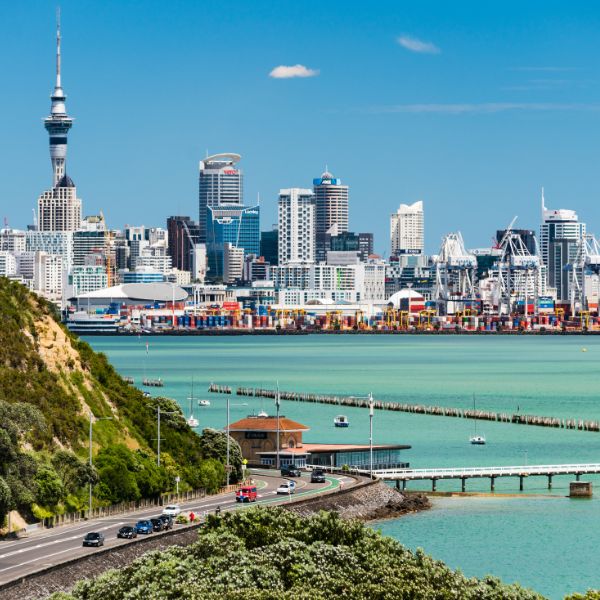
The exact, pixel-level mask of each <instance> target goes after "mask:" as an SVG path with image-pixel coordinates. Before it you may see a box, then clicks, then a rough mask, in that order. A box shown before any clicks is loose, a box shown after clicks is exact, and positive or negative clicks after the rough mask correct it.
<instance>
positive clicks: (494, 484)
mask: <svg viewBox="0 0 600 600" xmlns="http://www.w3.org/2000/svg"><path fill="white" fill-rule="evenodd" d="M495 488H496V478H495V477H494V476H493V475H492V476H491V477H490V490H491V491H492V492H493V491H494V489H495Z"/></svg>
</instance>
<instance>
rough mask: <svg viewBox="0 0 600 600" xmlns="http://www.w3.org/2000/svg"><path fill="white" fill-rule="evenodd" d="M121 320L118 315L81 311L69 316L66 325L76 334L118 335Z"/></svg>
mask: <svg viewBox="0 0 600 600" xmlns="http://www.w3.org/2000/svg"><path fill="white" fill-rule="evenodd" d="M120 320H121V318H120V317H119V316H118V315H109V314H91V313H87V312H85V311H83V310H80V311H77V312H74V313H72V314H69V315H68V316H67V320H66V321H65V325H66V326H67V328H68V329H69V331H73V332H75V333H116V332H117V331H118V330H119V322H120Z"/></svg>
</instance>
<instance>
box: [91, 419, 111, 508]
mask: <svg viewBox="0 0 600 600" xmlns="http://www.w3.org/2000/svg"><path fill="white" fill-rule="evenodd" d="M94 419H95V420H96V421H111V420H112V417H95V416H94V413H93V412H92V411H91V410H90V497H89V505H88V519H89V518H91V516H92V489H93V487H94V485H93V483H92V479H91V477H92V437H93V432H94V431H93V424H94Z"/></svg>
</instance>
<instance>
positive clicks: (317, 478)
mask: <svg viewBox="0 0 600 600" xmlns="http://www.w3.org/2000/svg"><path fill="white" fill-rule="evenodd" d="M310 482H311V483H325V472H324V471H322V470H321V469H315V470H314V471H313V472H312V473H311V474H310Z"/></svg>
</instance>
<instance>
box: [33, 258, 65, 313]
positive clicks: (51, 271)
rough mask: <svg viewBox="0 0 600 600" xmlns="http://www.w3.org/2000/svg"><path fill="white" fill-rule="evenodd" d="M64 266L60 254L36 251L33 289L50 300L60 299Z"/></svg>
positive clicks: (63, 284)
mask: <svg viewBox="0 0 600 600" xmlns="http://www.w3.org/2000/svg"><path fill="white" fill-rule="evenodd" d="M65 274H66V271H65V268H64V260H63V257H62V256H59V255H57V254H47V253H46V252H36V253H35V260H34V264H33V290H34V291H35V292H37V293H38V294H40V295H41V296H44V297H45V298H46V299H48V300H51V301H55V302H56V301H60V300H61V299H62V294H63V289H64V287H65Z"/></svg>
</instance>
